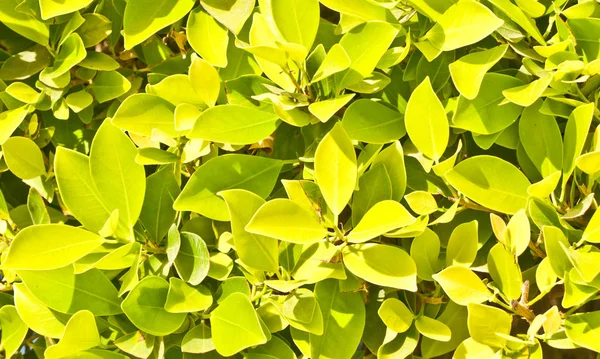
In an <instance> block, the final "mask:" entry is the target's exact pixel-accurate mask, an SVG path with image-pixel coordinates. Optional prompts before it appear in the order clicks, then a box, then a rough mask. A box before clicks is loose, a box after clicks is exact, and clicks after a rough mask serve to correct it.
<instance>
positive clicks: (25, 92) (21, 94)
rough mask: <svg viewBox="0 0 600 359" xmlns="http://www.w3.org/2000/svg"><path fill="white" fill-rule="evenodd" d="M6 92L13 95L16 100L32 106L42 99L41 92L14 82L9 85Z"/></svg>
mask: <svg viewBox="0 0 600 359" xmlns="http://www.w3.org/2000/svg"><path fill="white" fill-rule="evenodd" d="M4 91H6V93H7V94H9V95H11V96H12V97H14V98H15V99H17V100H19V101H21V102H25V103H28V104H31V105H34V104H35V103H36V102H38V99H39V97H40V93H39V92H37V91H36V90H34V89H32V88H31V87H29V85H27V84H25V83H23V82H13V83H11V84H10V85H8V87H6V89H5V90H4Z"/></svg>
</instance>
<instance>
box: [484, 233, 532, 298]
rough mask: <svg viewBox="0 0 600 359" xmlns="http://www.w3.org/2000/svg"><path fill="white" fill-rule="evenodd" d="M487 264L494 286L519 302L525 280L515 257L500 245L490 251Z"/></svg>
mask: <svg viewBox="0 0 600 359" xmlns="http://www.w3.org/2000/svg"><path fill="white" fill-rule="evenodd" d="M487 262H488V269H489V271H490V276H492V279H493V280H494V284H495V285H496V286H497V287H498V288H499V289H500V291H501V292H502V293H503V294H504V295H505V296H506V297H507V298H508V299H510V300H513V299H514V300H518V299H519V298H520V297H521V287H522V286H523V279H522V277H521V269H520V268H519V265H518V264H517V263H515V257H514V255H513V254H512V253H511V252H509V251H507V250H506V249H505V248H504V246H503V245H502V244H500V243H498V244H496V245H495V246H494V247H493V248H492V249H491V250H490V252H489V254H488V258H487Z"/></svg>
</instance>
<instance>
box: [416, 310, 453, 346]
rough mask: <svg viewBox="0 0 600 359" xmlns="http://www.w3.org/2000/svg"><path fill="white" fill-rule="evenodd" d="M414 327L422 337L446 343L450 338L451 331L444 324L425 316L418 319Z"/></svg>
mask: <svg viewBox="0 0 600 359" xmlns="http://www.w3.org/2000/svg"><path fill="white" fill-rule="evenodd" d="M415 327H416V328H417V330H418V331H419V333H421V334H423V336H425V337H427V338H430V339H433V340H437V341H441V342H447V341H449V340H450V338H451V337H452V331H451V330H450V328H448V326H447V325H446V324H444V323H442V322H440V321H439V320H435V319H433V318H429V317H426V316H420V317H418V318H417V319H416V320H415Z"/></svg>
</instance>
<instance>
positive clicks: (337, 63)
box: [310, 44, 351, 83]
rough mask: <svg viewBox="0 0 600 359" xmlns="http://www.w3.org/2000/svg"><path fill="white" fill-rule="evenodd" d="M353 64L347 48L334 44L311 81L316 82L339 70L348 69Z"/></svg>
mask: <svg viewBox="0 0 600 359" xmlns="http://www.w3.org/2000/svg"><path fill="white" fill-rule="evenodd" d="M350 65H351V59H350V57H348V54H347V53H346V50H344V48H343V47H342V45H340V44H334V45H333V46H332V47H331V49H329V52H327V55H325V58H324V59H323V61H322V62H321V64H320V65H319V68H318V69H317V71H316V72H315V74H314V75H313V77H312V79H311V81H310V82H311V83H316V82H319V81H321V80H324V79H326V78H328V77H329V76H331V75H334V74H336V73H338V72H342V71H344V70H346V69H347V68H348V67H350Z"/></svg>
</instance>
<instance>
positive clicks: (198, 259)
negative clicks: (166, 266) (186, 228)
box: [175, 232, 210, 285]
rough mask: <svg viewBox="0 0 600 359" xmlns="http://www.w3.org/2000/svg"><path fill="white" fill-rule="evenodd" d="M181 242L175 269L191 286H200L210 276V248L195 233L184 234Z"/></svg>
mask: <svg viewBox="0 0 600 359" xmlns="http://www.w3.org/2000/svg"><path fill="white" fill-rule="evenodd" d="M180 240H181V244H180V248H179V252H178V253H177V257H176V258H175V268H176V269H177V273H178V274H179V276H180V277H181V279H183V280H184V281H186V282H188V283H190V284H191V285H198V284H200V283H201V282H202V281H203V280H204V278H206V275H207V274H208V270H209V266H210V265H209V258H208V257H209V254H208V248H207V247H206V243H204V240H202V238H200V236H199V235H197V234H195V233H189V232H182V233H181V237H180Z"/></svg>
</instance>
